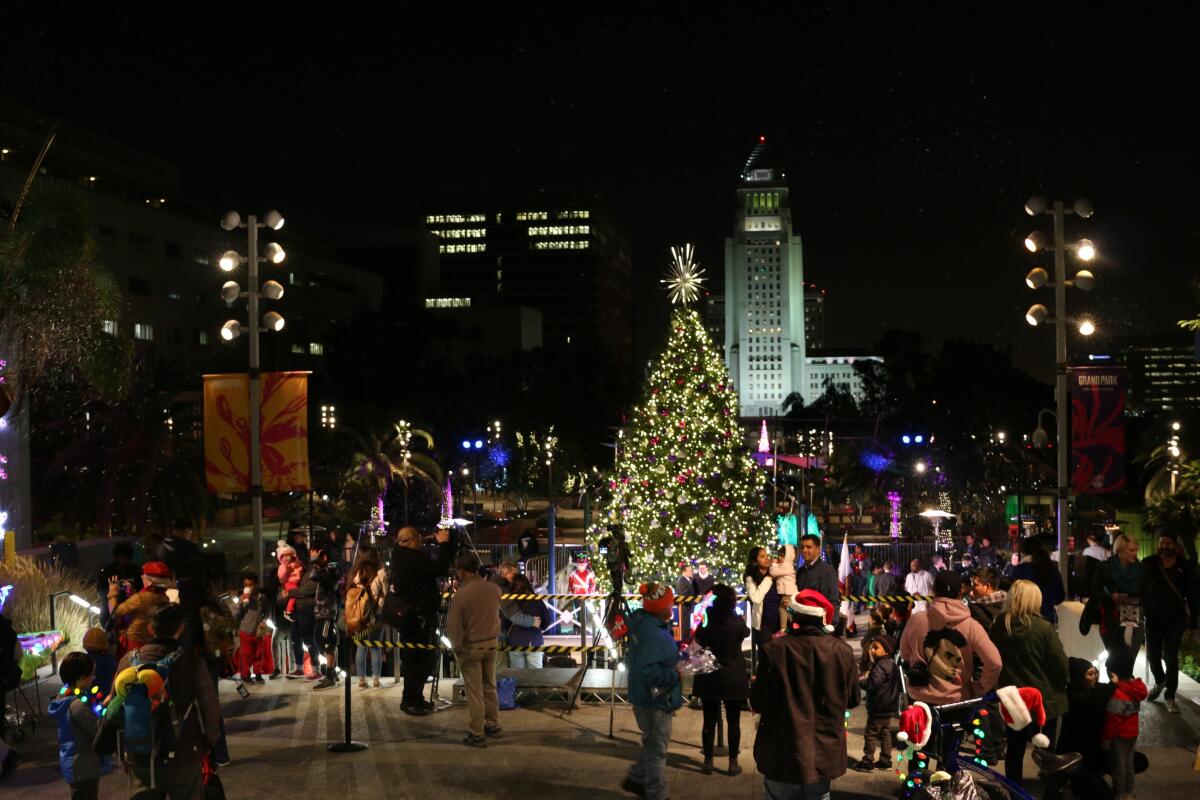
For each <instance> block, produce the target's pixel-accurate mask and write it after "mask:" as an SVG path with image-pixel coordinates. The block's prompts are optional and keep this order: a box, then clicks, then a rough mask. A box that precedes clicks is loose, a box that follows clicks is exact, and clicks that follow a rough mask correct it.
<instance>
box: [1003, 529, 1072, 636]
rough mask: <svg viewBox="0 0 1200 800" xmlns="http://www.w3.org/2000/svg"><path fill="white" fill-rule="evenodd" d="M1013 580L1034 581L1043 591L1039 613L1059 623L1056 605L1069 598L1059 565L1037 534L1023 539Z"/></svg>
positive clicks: (1054, 623)
mask: <svg viewBox="0 0 1200 800" xmlns="http://www.w3.org/2000/svg"><path fill="white" fill-rule="evenodd" d="M1013 580H1014V581H1017V580H1022V581H1033V582H1034V583H1036V584H1037V587H1038V589H1039V590H1041V593H1042V606H1041V610H1040V612H1039V613H1041V615H1042V616H1043V617H1045V618H1046V621H1047V622H1049V623H1050V624H1051V625H1057V624H1058V611H1056V610H1055V608H1054V607H1055V606H1057V605H1059V604H1060V603H1062V602H1063V601H1064V600H1066V599H1067V593H1066V590H1065V589H1064V588H1063V580H1062V575H1060V574H1059V572H1058V565H1057V564H1055V563H1054V560H1053V559H1052V558H1050V554H1049V553H1047V552H1046V548H1045V546H1044V545H1043V544H1042V542H1041V540H1039V539H1038V538H1037V537H1036V536H1030V537H1029V538H1027V539H1022V540H1021V561H1020V563H1019V564H1017V566H1016V567H1015V568H1014V569H1013Z"/></svg>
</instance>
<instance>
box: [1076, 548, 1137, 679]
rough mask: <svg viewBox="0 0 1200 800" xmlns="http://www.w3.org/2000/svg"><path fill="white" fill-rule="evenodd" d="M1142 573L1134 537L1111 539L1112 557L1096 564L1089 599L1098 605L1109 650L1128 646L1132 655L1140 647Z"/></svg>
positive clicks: (1122, 648)
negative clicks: (1098, 564)
mask: <svg viewBox="0 0 1200 800" xmlns="http://www.w3.org/2000/svg"><path fill="white" fill-rule="evenodd" d="M1144 577H1145V569H1144V567H1143V566H1142V563H1141V562H1140V561H1138V543H1137V541H1136V540H1135V539H1134V538H1133V537H1132V536H1126V535H1125V534H1123V533H1122V534H1120V535H1119V536H1117V538H1115V539H1113V551H1112V557H1111V558H1109V559H1108V560H1107V561H1105V562H1103V563H1102V564H1100V566H1099V567H1097V568H1096V576H1095V578H1093V581H1092V603H1089V605H1093V604H1094V605H1095V606H1097V607H1098V608H1099V623H1100V638H1101V639H1102V640H1104V649H1106V650H1108V652H1109V653H1115V652H1117V651H1118V650H1128V651H1130V652H1131V653H1133V657H1134V658H1135V659H1136V658H1137V654H1138V651H1139V650H1141V649H1142V641H1143V639H1144V635H1145V634H1144V629H1143V626H1142V623H1143V619H1142V588H1143V587H1142V584H1143V581H1144Z"/></svg>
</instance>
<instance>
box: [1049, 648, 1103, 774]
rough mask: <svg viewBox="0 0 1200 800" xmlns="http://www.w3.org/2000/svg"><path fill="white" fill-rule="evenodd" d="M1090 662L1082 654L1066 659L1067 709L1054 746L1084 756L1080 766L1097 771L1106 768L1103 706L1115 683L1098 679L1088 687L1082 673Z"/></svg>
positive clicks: (1060, 750) (1059, 749)
mask: <svg viewBox="0 0 1200 800" xmlns="http://www.w3.org/2000/svg"><path fill="white" fill-rule="evenodd" d="M1090 666H1091V663H1090V662H1088V661H1085V660H1084V659H1082V658H1072V659H1069V660H1068V671H1069V672H1070V675H1071V685H1070V687H1069V688H1068V689H1067V703H1068V711H1067V714H1066V716H1065V717H1063V725H1062V733H1061V734H1060V735H1059V737H1058V742H1057V744H1056V749H1057V750H1058V752H1060V753H1079V754H1080V755H1082V756H1083V768H1084V769H1085V770H1088V771H1091V772H1096V773H1098V774H1099V773H1104V772H1107V771H1108V754H1107V753H1105V752H1104V751H1103V750H1102V749H1101V748H1100V732H1101V731H1102V730H1103V729H1104V714H1105V707H1106V706H1107V705H1108V700H1109V698H1111V697H1112V693H1113V689H1114V688H1115V687H1114V686H1113V685H1112V684H1111V683H1100V684H1097V685H1095V686H1093V687H1091V688H1090V689H1089V688H1088V687H1087V686H1085V685H1084V683H1083V675H1084V673H1086V672H1087V671H1088V667H1090Z"/></svg>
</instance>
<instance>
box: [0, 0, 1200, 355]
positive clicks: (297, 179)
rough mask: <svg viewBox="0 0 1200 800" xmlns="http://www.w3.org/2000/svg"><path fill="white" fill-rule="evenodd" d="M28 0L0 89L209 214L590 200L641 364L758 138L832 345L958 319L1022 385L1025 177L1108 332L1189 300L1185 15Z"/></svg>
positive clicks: (325, 234) (1026, 9)
mask: <svg viewBox="0 0 1200 800" xmlns="http://www.w3.org/2000/svg"><path fill="white" fill-rule="evenodd" d="M52 5H53V4H34V3H26V4H24V7H25V8H26V9H27V10H26V11H22V10H21V9H20V8H18V9H11V10H6V12H5V19H4V27H5V33H4V39H5V45H6V46H5V51H6V52H5V53H4V55H3V56H0V58H2V59H3V65H4V72H3V77H4V80H3V82H2V85H0V94H3V95H4V96H7V97H9V98H10V99H12V100H15V101H17V102H19V103H22V104H24V105H27V106H31V107H33V108H36V109H38V110H39V111H42V112H45V113H47V114H48V115H59V116H62V117H63V118H64V119H65V120H66V121H68V122H70V123H73V124H75V125H78V126H80V127H83V128H87V129H91V130H95V131H97V132H101V133H105V134H107V135H110V136H112V137H114V138H117V139H119V140H121V141H123V142H125V143H127V144H129V145H131V146H134V147H137V148H139V149H143V150H147V151H150V152H155V153H158V154H161V155H163V156H166V157H168V158H171V159H173V160H176V161H178V162H179V163H181V164H183V165H184V181H185V186H184V192H185V194H186V195H188V196H189V197H190V198H194V199H195V200H197V201H198V202H200V203H202V204H206V205H208V206H211V207H212V208H213V209H221V208H224V207H226V206H229V207H238V208H242V209H243V210H256V208H257V207H262V208H267V207H273V206H278V207H279V208H281V209H282V210H283V211H285V213H286V214H287V216H288V218H289V226H290V227H292V228H293V229H294V230H297V231H299V232H300V233H301V234H302V235H303V236H305V237H306V238H311V239H317V240H321V239H329V240H336V239H338V238H343V237H345V236H347V235H349V234H351V233H352V232H353V231H354V230H357V229H362V228H373V227H378V226H380V225H385V224H392V225H404V226H411V225H412V224H415V222H416V220H417V218H418V216H417V215H418V214H419V213H424V212H427V211H437V210H443V209H445V208H446V206H447V204H449V202H450V199H451V198H453V199H454V200H455V202H454V204H453V205H452V206H451V207H450V208H451V209H453V210H458V209H461V208H462V203H461V202H459V200H460V199H463V198H467V199H469V198H479V199H480V200H481V201H482V200H486V199H492V198H503V199H505V200H511V201H514V202H520V201H521V200H522V198H525V197H535V196H536V194H537V193H538V192H551V193H553V192H558V191H564V190H577V191H589V190H590V191H598V192H600V193H602V194H604V195H605V196H606V197H607V198H608V199H609V200H610V201H611V202H612V204H613V205H614V206H615V207H616V208H617V209H618V210H619V211H620V213H621V214H622V216H623V217H624V218H625V220H626V221H627V223H628V225H629V227H630V229H631V231H632V233H633V235H634V241H635V250H634V255H635V273H636V276H637V277H636V286H635V288H636V289H645V291H638V292H635V296H637V297H638V298H639V299H638V302H637V305H636V308H635V315H636V319H637V326H638V328H637V331H636V333H637V347H638V351H639V356H640V357H642V358H645V357H648V356H649V354H650V352H651V351H652V349H653V348H654V347H656V346H657V344H658V343H659V341H660V340H661V338H662V336H663V334H664V330H663V327H664V326H663V321H664V320H665V318H666V310H667V306H666V303H665V300H663V299H661V298H662V295H661V294H660V293H658V291H657V280H658V278H659V277H660V275H661V273H662V272H663V270H664V268H665V265H666V261H667V253H666V248H667V247H668V245H670V244H673V243H678V242H682V241H693V242H695V243H696V245H697V249H698V254H699V258H700V260H701V262H702V263H704V264H706V265H707V267H708V269H709V274H710V275H713V276H715V277H716V278H718V280H717V281H716V284H717V288H718V289H720V287H722V286H723V280H721V276H722V275H723V271H724V264H723V259H724V251H723V239H724V237H725V236H726V235H727V233H728V232H729V230H730V228H731V225H732V219H733V200H734V194H733V192H734V188H735V181H736V177H737V172H738V169H739V168H740V166H741V165H742V163H743V162H744V161H745V158H746V155H747V154H748V152H749V150H750V147H751V145H752V143H753V141H754V140H755V139H756V137H757V136H758V135H760V134H761V135H765V136H766V137H767V141H768V145H769V146H770V148H771V160H772V161H773V162H775V163H776V164H777V165H779V166H782V167H783V168H785V169H786V171H787V174H788V177H789V181H790V184H791V190H792V195H791V196H792V206H793V219H794V221H795V224H796V226H797V227H798V229H799V231H800V233H801V235H802V237H803V240H804V259H805V271H806V277H807V279H808V280H810V281H814V282H816V283H817V284H819V285H821V286H823V287H826V288H827V289H828V291H829V301H828V317H829V336H828V338H829V342H830V344H831V345H832V346H835V347H836V346H847V347H851V346H854V347H869V346H870V345H871V343H872V342H873V341H875V339H876V338H877V337H878V336H879V334H881V333H882V332H883V331H884V330H886V329H887V328H889V327H903V328H912V329H916V330H919V331H921V332H922V333H924V334H925V335H926V337H927V340H928V342H929V344H930V345H931V346H936V345H937V344H938V343H939V342H940V341H941V339H943V338H945V337H949V336H966V337H970V338H974V339H979V340H984V341H988V342H992V343H994V344H996V345H997V346H999V347H1001V348H1011V350H1012V353H1013V357H1014V359H1015V360H1016V362H1017V364H1018V365H1019V366H1022V367H1025V368H1028V369H1030V370H1031V371H1033V372H1034V374H1035V375H1037V376H1038V377H1041V378H1043V379H1049V378H1050V377H1051V374H1052V360H1053V341H1052V336H1051V335H1050V334H1049V332H1048V331H1044V330H1043V331H1032V330H1030V329H1029V328H1028V326H1026V325H1025V323H1024V321H1023V315H1024V309H1025V308H1026V307H1027V306H1028V305H1029V304H1030V303H1032V302H1035V301H1037V300H1038V299H1040V300H1042V301H1043V302H1046V303H1047V304H1050V299H1051V298H1050V293H1049V291H1043V292H1041V293H1037V294H1036V295H1035V293H1034V292H1031V291H1029V290H1028V289H1026V288H1025V287H1024V283H1023V280H1022V279H1023V276H1024V274H1025V272H1026V271H1027V270H1028V269H1029V267H1030V266H1032V265H1033V263H1034V261H1033V260H1032V259H1031V258H1030V257H1029V256H1028V255H1027V254H1026V253H1025V252H1024V250H1023V248H1022V247H1021V239H1022V237H1023V235H1024V234H1025V233H1026V232H1027V231H1028V230H1029V229H1030V225H1031V223H1032V221H1031V220H1030V219H1029V218H1028V217H1026V216H1025V215H1024V214H1023V212H1022V204H1023V202H1024V200H1025V198H1026V197H1027V196H1028V195H1030V194H1034V193H1038V192H1041V193H1044V194H1047V195H1049V196H1051V197H1052V198H1054V197H1061V198H1063V199H1065V200H1068V201H1069V200H1071V199H1072V198H1074V197H1077V196H1086V197H1088V198H1090V199H1091V200H1092V202H1093V204H1094V205H1095V207H1096V215H1095V217H1093V218H1092V220H1091V221H1089V222H1088V223H1086V233H1087V235H1088V236H1089V238H1091V239H1092V240H1093V241H1095V242H1096V244H1097V246H1098V248H1099V251H1100V254H1101V257H1100V259H1099V261H1098V262H1097V264H1096V266H1095V268H1094V271H1095V272H1096V273H1097V276H1098V278H1099V285H1098V287H1097V289H1096V291H1094V292H1093V293H1092V294H1091V295H1090V296H1089V295H1086V294H1083V293H1073V295H1072V298H1071V302H1072V303H1073V306H1072V310H1073V311H1074V312H1077V313H1082V312H1088V313H1090V314H1092V315H1094V316H1095V317H1096V318H1097V320H1098V324H1099V325H1100V327H1101V330H1102V331H1104V332H1106V333H1114V334H1118V335H1127V334H1130V333H1155V332H1167V331H1171V330H1172V327H1173V323H1174V322H1175V320H1177V319H1180V318H1182V317H1185V316H1189V315H1192V314H1193V312H1194V311H1195V310H1196V300H1195V297H1194V296H1193V293H1192V288H1191V286H1192V280H1193V278H1194V277H1196V276H1197V275H1200V269H1198V265H1197V257H1196V252H1197V245H1198V244H1200V242H1198V241H1197V239H1198V236H1197V230H1198V227H1200V221H1198V213H1197V212H1200V199H1198V194H1197V191H1196V189H1195V188H1194V184H1195V181H1196V176H1197V174H1198V171H1197V167H1198V166H1200V164H1198V163H1197V162H1198V161H1200V156H1198V155H1197V147H1196V142H1197V134H1196V131H1195V122H1194V119H1195V117H1196V114H1195V111H1194V110H1193V109H1194V105H1195V87H1196V85H1197V80H1196V79H1197V67H1196V47H1195V42H1194V37H1193V35H1192V33H1191V32H1192V31H1193V30H1194V25H1193V24H1192V20H1191V19H1190V18H1188V17H1187V16H1186V12H1182V11H1180V12H1176V11H1174V10H1165V9H1163V10H1158V9H1140V8H1139V9H1136V10H1135V9H1134V7H1132V6H1124V7H1123V11H1124V13H1120V14H1118V13H1113V12H1108V11H1098V10H1097V9H1096V8H1094V7H1089V6H1085V5H1082V4H1080V5H1078V6H1076V5H1058V4H1048V3H1038V4H1029V5H1021V4H1015V3H1013V4H1004V9H1005V10H1004V11H1003V12H995V13H992V12H985V11H983V10H982V8H983V6H982V5H981V4H961V9H960V8H959V7H957V6H955V7H952V6H951V5H950V4H919V8H918V4H895V6H894V7H887V8H883V7H882V6H881V5H879V4H875V5H874V6H872V7H868V4H863V5H862V10H861V11H857V12H856V11H842V10H837V11H831V10H829V9H828V8H826V7H818V6H817V5H816V4H811V3H806V4H803V5H804V6H805V10H802V11H797V12H795V13H793V14H788V15H785V14H778V15H776V14H773V13H764V12H756V13H751V12H745V13H740V14H736V15H735V14H733V13H730V14H722V15H715V14H707V13H699V12H697V11H696V10H695V9H696V7H698V6H699V5H700V4H695V3H687V4H685V3H655V4H647V3H629V4H624V6H625V9H626V10H625V13H623V14H613V13H611V12H608V13H606V12H602V11H601V10H599V9H600V8H601V6H600V5H595V6H591V5H584V4H578V5H577V4H562V3H560V4H555V5H536V4H505V5H504V7H503V10H502V13H499V14H498V15H493V14H492V13H491V12H489V13H484V12H481V11H476V10H474V8H475V6H474V5H473V4H454V5H449V4H442V5H440V6H439V8H443V9H447V10H446V11H442V12H432V11H427V10H425V7H424V6H417V5H413V4H400V5H397V6H396V7H395V9H394V10H391V11H387V12H384V11H382V10H381V11H379V12H378V13H372V14H363V15H361V16H351V15H350V13H349V11H348V10H347V9H349V8H350V4H339V5H336V6H326V7H323V8H324V12H325V13H324V14H322V15H321V16H319V17H317V16H314V17H309V18H304V17H300V16H297V15H296V14H294V13H293V12H292V11H291V9H290V8H289V7H287V6H280V5H279V4H270V8H271V9H272V11H273V12H274V13H272V14H269V15H268V14H265V13H263V14H253V13H251V14H249V15H248V14H247V12H246V11H244V10H243V9H244V8H246V6H247V4H233V5H226V6H225V8H224V11H222V4H205V6H204V13H203V14H202V15H200V14H197V15H195V16H194V17H192V18H191V19H187V18H184V17H176V16H172V17H171V18H170V19H168V18H166V17H164V16H163V13H164V12H163V9H164V8H165V6H162V5H161V4H159V5H154V6H146V13H145V14H136V13H135V12H134V11H133V10H128V11H124V12H122V13H125V14H126V16H127V17H128V18H130V19H132V18H134V17H138V18H140V19H142V20H146V21H144V22H139V23H133V22H116V21H114V20H113V19H112V16H111V14H109V13H100V12H97V11H94V10H89V11H87V12H84V13H85V14H89V15H94V16H92V17H88V16H82V17H81V16H80V12H79V11H77V10H76V9H77V8H78V7H77V6H74V5H72V6H66V5H64V6H62V7H61V8H60V9H58V10H55V9H54V8H53V7H52ZM731 5H732V4H731ZM756 5H761V4H756ZM796 5H800V4H796ZM840 5H841V4H836V6H840ZM909 6H911V7H912V9H915V10H910V9H909ZM35 8H36V10H34V9H35ZM68 8H70V9H71V10H70V11H69V12H68V11H67V9H68ZM123 8H124V7H123ZM130 8H132V7H130ZM381 8H382V7H381ZM935 8H936V9H937V10H936V11H935V10H932V9H935ZM172 13H173V14H174V12H172ZM335 14H336V15H338V16H336V17H335V16H334V15H335ZM1041 224H1043V225H1046V226H1047V229H1048V220H1047V221H1045V222H1043V223H1041ZM1078 230H1079V232H1080V233H1082V232H1083V229H1082V228H1080V229H1078ZM652 287H653V290H652ZM1074 347H1075V350H1074V353H1075V354H1082V353H1085V352H1087V349H1088V348H1087V347H1086V346H1084V345H1082V344H1081V343H1080V342H1078V341H1076V342H1075V345H1074Z"/></svg>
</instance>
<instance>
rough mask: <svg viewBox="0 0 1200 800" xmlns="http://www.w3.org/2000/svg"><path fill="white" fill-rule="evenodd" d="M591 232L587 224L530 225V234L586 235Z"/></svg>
mask: <svg viewBox="0 0 1200 800" xmlns="http://www.w3.org/2000/svg"><path fill="white" fill-rule="evenodd" d="M590 233H591V227H590V226H588V225H530V226H529V235H530V236H587V235H589V234H590Z"/></svg>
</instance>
